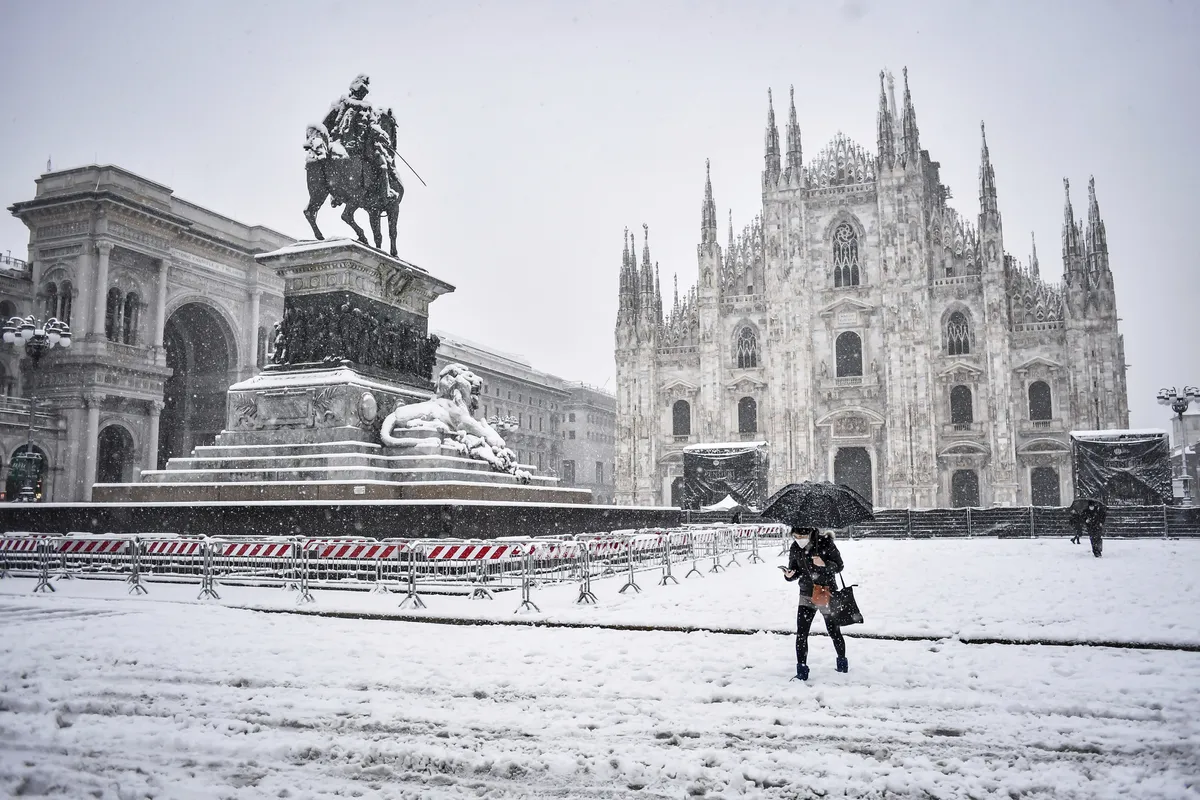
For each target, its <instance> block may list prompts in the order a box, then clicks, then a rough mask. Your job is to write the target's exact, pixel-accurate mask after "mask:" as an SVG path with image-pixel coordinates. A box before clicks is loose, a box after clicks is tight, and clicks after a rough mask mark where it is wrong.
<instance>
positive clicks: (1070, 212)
mask: <svg viewBox="0 0 1200 800" xmlns="http://www.w3.org/2000/svg"><path fill="white" fill-rule="evenodd" d="M1063 191H1064V192H1065V193H1066V199H1065V203H1064V205H1063V230H1062V246H1063V270H1064V271H1066V272H1070V271H1071V261H1072V259H1073V258H1074V257H1075V256H1078V255H1080V252H1079V235H1078V234H1079V231H1078V229H1077V228H1076V227H1075V209H1073V208H1071V182H1070V181H1069V180H1067V179H1066V178H1063Z"/></svg>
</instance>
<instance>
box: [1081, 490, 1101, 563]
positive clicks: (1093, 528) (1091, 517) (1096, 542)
mask: <svg viewBox="0 0 1200 800" xmlns="http://www.w3.org/2000/svg"><path fill="white" fill-rule="evenodd" d="M1105 516H1106V514H1105V511H1104V506H1103V504H1101V503H1096V504H1094V505H1093V506H1092V508H1090V509H1089V510H1088V513H1087V515H1086V516H1085V517H1084V520H1083V526H1084V527H1085V528H1086V529H1087V534H1088V539H1090V540H1091V541H1092V555H1094V556H1095V557H1096V558H1100V556H1101V554H1102V553H1103V552H1104V518H1105Z"/></svg>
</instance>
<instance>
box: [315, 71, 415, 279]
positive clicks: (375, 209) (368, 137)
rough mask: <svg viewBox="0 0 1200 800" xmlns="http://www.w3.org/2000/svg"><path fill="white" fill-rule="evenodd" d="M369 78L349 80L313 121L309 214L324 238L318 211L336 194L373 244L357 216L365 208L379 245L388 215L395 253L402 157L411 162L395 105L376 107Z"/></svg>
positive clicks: (348, 218) (347, 218) (346, 215)
mask: <svg viewBox="0 0 1200 800" xmlns="http://www.w3.org/2000/svg"><path fill="white" fill-rule="evenodd" d="M370 82H371V79H370V78H369V77H367V76H366V75H359V76H358V77H357V78H355V79H354V82H353V83H351V84H350V93H349V94H348V95H343V96H342V97H341V98H340V99H339V100H338V101H337V102H336V103H334V104H333V106H332V107H330V109H329V113H327V114H326V115H325V119H324V120H322V121H321V122H320V123H319V124H316V125H309V126H308V130H307V133H306V135H305V143H304V155H305V162H306V163H305V169H306V171H307V173H308V207H307V208H305V209H304V216H305V218H306V219H307V220H308V224H309V225H311V226H312V229H313V235H314V236H316V237H317V238H318V239H324V238H325V237H324V235H322V233H321V229H320V228H318V227H317V212H318V211H319V210H320V209H321V207H322V206H323V205H325V200H326V198H329V197H332V205H333V207H334V208H337V207H338V206H345V209H344V210H343V211H342V220H343V221H344V222H345V223H346V224H347V225H349V226H350V227H351V228H352V229H353V230H354V232H355V233H356V234H358V240H359V241H360V242H362V243H363V244H369V243H368V242H367V236H366V234H365V233H363V229H362V228H360V227H359V226H358V223H357V222H355V221H354V214H355V212H356V211H358V210H359V209H360V208H362V209H366V211H367V214H368V216H369V217H370V220H371V233H372V235H373V236H374V238H375V247H376V248H379V249H382V247H383V237H382V234H381V231H380V220H381V218H382V217H383V216H384V215H387V218H388V239H389V242H390V244H391V250H390V252H391V254H392V255H393V256H395V255H396V215H397V212H398V211H399V208H400V201H401V200H403V199H404V184H403V183H402V182H401V180H400V176H399V174H398V173H397V161H398V160H399V161H403V162H404V163H405V165H408V162H407V161H404V158H403V157H402V156H400V155H399V154H398V153H397V152H396V117H395V115H394V114H393V113H392V110H391V109H390V108H389V109H386V110H378V109H375V108H373V107H372V106H371V104H370V103H368V102H367V101H366V99H365V98H366V96H367V92H368V91H370V89H369V86H370ZM409 169H412V167H411V166H410V167H409ZM413 174H414V175H416V173H415V172H414V173H413ZM420 178H421V176H420V175H417V179H418V180H420ZM422 183H424V181H422Z"/></svg>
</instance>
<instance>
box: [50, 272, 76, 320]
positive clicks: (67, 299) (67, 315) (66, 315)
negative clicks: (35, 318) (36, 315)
mask: <svg viewBox="0 0 1200 800" xmlns="http://www.w3.org/2000/svg"><path fill="white" fill-rule="evenodd" d="M74 291H75V287H73V286H71V282H70V281H63V282H62V285H61V286H60V287H58V313H56V314H55V315H54V316H56V317H58V319H59V321H61V322H65V323H67V324H68V325H69V324H70V323H71V295H72V294H73V293H74Z"/></svg>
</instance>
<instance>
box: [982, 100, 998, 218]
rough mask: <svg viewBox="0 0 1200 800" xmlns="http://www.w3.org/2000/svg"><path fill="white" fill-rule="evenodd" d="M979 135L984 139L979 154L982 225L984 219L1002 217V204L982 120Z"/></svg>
mask: <svg viewBox="0 0 1200 800" xmlns="http://www.w3.org/2000/svg"><path fill="white" fill-rule="evenodd" d="M979 136H980V138H981V139H982V140H983V146H982V149H981V150H980V155H979V216H980V226H982V225H983V222H984V220H987V219H992V218H995V219H998V218H999V217H1000V205H999V203H998V201H997V199H996V173H995V171H994V170H993V169H992V159H991V156H990V155H989V153H988V144H987V131H986V130H984V127H983V121H982V120H981V121H980V123H979Z"/></svg>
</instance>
